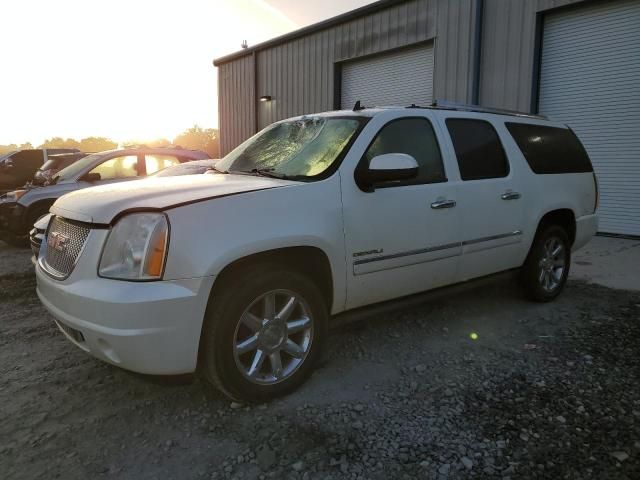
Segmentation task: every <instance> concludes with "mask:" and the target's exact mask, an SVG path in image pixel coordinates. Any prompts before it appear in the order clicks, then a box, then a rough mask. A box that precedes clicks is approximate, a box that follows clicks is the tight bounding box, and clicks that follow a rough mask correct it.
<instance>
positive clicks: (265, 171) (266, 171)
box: [250, 168, 289, 180]
mask: <svg viewBox="0 0 640 480" xmlns="http://www.w3.org/2000/svg"><path fill="white" fill-rule="evenodd" d="M250 173H255V174H256V175H260V176H261V177H269V178H279V179H280V180H286V179H288V178H289V177H288V176H287V175H285V174H284V173H275V172H274V171H273V168H253V169H251V171H250Z"/></svg>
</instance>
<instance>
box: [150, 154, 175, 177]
mask: <svg viewBox="0 0 640 480" xmlns="http://www.w3.org/2000/svg"><path fill="white" fill-rule="evenodd" d="M183 161H184V160H183V159H182V158H180V157H178V156H176V155H167V154H164V153H147V154H145V156H144V168H145V171H144V173H143V175H144V176H147V175H151V174H153V173H156V172H159V171H160V170H164V169H165V168H167V167H172V166H174V165H178V164H179V163H182V162H183Z"/></svg>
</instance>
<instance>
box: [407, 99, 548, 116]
mask: <svg viewBox="0 0 640 480" xmlns="http://www.w3.org/2000/svg"><path fill="white" fill-rule="evenodd" d="M413 108H416V107H415V106H414V107H413ZM431 108H440V109H443V110H456V111H461V112H483V113H495V114H498V115H512V116H514V117H525V118H536V119H539V120H547V117H546V116H544V115H536V114H533V113H526V112H518V111H516V110H506V109H502V108H492V107H482V106H480V105H469V104H466V103H456V102H449V101H446V100H434V101H433V103H432V104H431Z"/></svg>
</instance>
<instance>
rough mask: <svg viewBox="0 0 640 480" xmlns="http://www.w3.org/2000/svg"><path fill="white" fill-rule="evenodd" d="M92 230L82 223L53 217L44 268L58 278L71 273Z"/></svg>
mask: <svg viewBox="0 0 640 480" xmlns="http://www.w3.org/2000/svg"><path fill="white" fill-rule="evenodd" d="M90 231H91V229H90V228H89V227H88V226H86V225H84V224H82V223H79V222H74V221H73V220H66V219H64V218H61V217H53V219H52V220H51V223H50V224H49V229H48V230H47V238H46V242H47V246H46V253H45V255H44V261H43V267H44V269H45V270H46V271H48V272H49V273H50V274H51V275H53V276H54V277H57V278H67V277H68V276H69V275H71V272H72V271H73V268H74V267H75V265H76V261H77V260H78V257H79V256H80V252H82V248H83V247H84V244H85V242H86V240H87V237H88V236H89V232H90Z"/></svg>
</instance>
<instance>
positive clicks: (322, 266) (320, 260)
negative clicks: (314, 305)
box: [210, 245, 334, 311]
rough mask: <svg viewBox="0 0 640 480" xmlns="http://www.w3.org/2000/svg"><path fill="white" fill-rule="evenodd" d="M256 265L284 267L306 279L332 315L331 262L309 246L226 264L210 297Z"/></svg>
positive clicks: (249, 256)
mask: <svg viewBox="0 0 640 480" xmlns="http://www.w3.org/2000/svg"><path fill="white" fill-rule="evenodd" d="M255 265H283V266H285V267H287V268H290V269H292V270H295V271H297V272H299V273H302V274H304V275H306V276H308V277H309V278H310V279H311V280H312V281H313V282H314V283H316V285H317V286H318V288H319V289H320V291H321V292H322V295H323V297H324V298H325V300H326V305H327V310H328V311H331V309H332V307H333V301H334V280H333V272H332V269H331V262H330V261H329V257H328V255H327V254H326V253H325V252H324V250H322V249H321V248H319V247H316V246H310V245H299V246H287V247H282V248H274V249H269V250H264V251H260V252H256V253H252V254H249V255H245V256H242V257H240V258H237V259H235V260H233V261H231V262H229V263H227V265H226V266H225V267H224V268H222V270H221V271H220V273H219V274H218V275H217V276H216V279H215V281H214V283H213V287H212V288H211V294H210V297H211V298H212V297H214V296H215V291H216V289H217V288H222V287H223V286H224V285H225V283H226V282H228V281H230V280H231V279H232V278H233V277H234V276H236V275H239V274H241V273H242V271H243V270H246V269H249V268H252V267H254V266H255Z"/></svg>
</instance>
